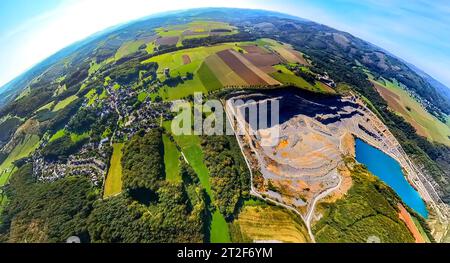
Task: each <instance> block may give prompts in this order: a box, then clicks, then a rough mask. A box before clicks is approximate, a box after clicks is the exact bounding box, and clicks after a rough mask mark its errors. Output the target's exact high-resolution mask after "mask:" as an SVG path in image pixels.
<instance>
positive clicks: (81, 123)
mask: <svg viewBox="0 0 450 263" xmlns="http://www.w3.org/2000/svg"><path fill="white" fill-rule="evenodd" d="M97 115H98V114H97V110H95V109H93V108H82V109H80V110H79V111H78V112H77V113H76V114H75V116H73V117H72V119H71V120H70V121H69V123H68V125H67V129H68V130H69V131H71V132H74V133H77V134H82V133H84V132H87V131H89V130H91V128H92V126H93V124H94V123H95V122H96V121H97V119H98V118H99V116H97Z"/></svg>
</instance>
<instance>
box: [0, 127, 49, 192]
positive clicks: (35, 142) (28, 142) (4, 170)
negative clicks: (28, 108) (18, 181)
mask: <svg viewBox="0 0 450 263" xmlns="http://www.w3.org/2000/svg"><path fill="white" fill-rule="evenodd" d="M39 141H40V139H39V136H37V135H29V134H27V135H25V138H24V139H23V141H22V142H21V143H19V144H18V145H17V146H16V147H15V148H14V149H13V150H12V151H11V153H10V154H9V155H8V157H7V158H6V159H5V160H4V161H3V163H2V164H1V165H0V186H3V185H5V184H6V183H7V182H8V179H9V177H10V176H11V174H12V173H13V172H14V170H15V167H14V162H15V161H17V160H20V159H22V158H25V157H28V156H29V155H30V154H31V153H32V152H33V151H34V150H36V149H37V147H39Z"/></svg>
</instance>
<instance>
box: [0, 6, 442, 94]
mask: <svg viewBox="0 0 450 263" xmlns="http://www.w3.org/2000/svg"><path fill="white" fill-rule="evenodd" d="M21 1H25V2H26V1H28V0H21ZM21 1H18V2H21ZM47 1H48V2H54V3H57V4H58V5H57V8H56V9H50V10H52V11H51V12H50V13H43V14H42V13H41V16H39V17H38V18H36V17H32V18H31V19H30V20H31V21H35V22H36V21H46V19H49V18H52V17H53V16H55V15H56V16H58V15H60V14H59V13H60V12H63V13H66V12H74V13H76V11H74V10H77V9H74V8H76V7H78V10H79V9H80V6H82V4H78V5H77V4H75V3H74V1H73V0H47ZM96 1H97V2H99V3H102V1H103V0H96ZM133 1H134V2H137V1H141V0H133ZM144 1H145V0H144ZM333 1H337V2H339V1H342V0H333ZM63 2H64V3H69V4H72V5H73V4H75V7H74V6H72V7H67V6H66V5H63V4H62V3H63ZM81 2H83V1H79V2H78V3H81ZM113 2H114V1H113ZM115 2H117V1H115ZM169 2H170V3H174V2H173V1H169ZM185 2H190V5H192V6H193V7H189V8H183V6H180V8H177V9H169V8H167V6H166V8H165V9H164V8H161V9H162V10H158V11H157V12H152V13H146V14H142V15H141V13H138V14H137V16H136V15H134V14H133V15H132V17H131V18H127V19H122V20H123V21H120V19H114V20H112V21H116V20H118V21H117V22H112V23H111V22H105V23H100V27H99V28H98V27H93V28H92V29H90V30H86V32H85V31H84V30H82V31H83V32H82V33H81V34H79V35H80V36H79V37H78V35H77V37H76V38H75V39H73V40H72V39H68V40H67V41H70V42H69V43H67V44H60V45H59V46H57V47H49V48H48V49H45V48H44V49H43V50H42V53H43V54H40V56H38V55H39V54H37V55H36V57H38V58H34V59H31V58H30V61H31V62H28V64H27V63H26V62H23V63H20V67H19V66H16V64H17V63H18V62H17V61H20V59H17V60H12V61H11V59H7V58H6V59H2V61H10V62H12V64H13V65H11V64H9V65H4V66H1V65H0V69H2V70H0V72H6V73H3V74H4V75H2V73H0V89H2V88H3V87H4V86H6V85H8V84H9V83H11V82H12V81H14V80H16V79H17V78H18V77H20V76H21V75H23V74H25V73H27V72H28V71H29V70H31V69H32V68H33V67H35V66H36V65H38V64H40V63H42V62H44V61H46V60H47V59H49V58H50V57H52V56H53V55H55V54H57V53H58V52H60V51H62V50H64V49H65V48H69V47H71V46H73V45H74V44H76V43H78V42H82V41H85V40H86V39H89V38H91V37H93V36H95V35H97V34H102V33H104V32H105V31H108V29H111V28H115V27H118V26H125V25H128V24H131V23H133V22H135V21H138V20H143V19H146V18H149V17H151V16H160V15H164V14H166V13H168V12H169V13H170V12H182V11H186V10H190V9H199V8H239V9H258V10H264V11H269V12H278V13H280V14H285V15H290V16H294V17H296V18H298V19H307V20H310V21H311V22H315V23H318V24H323V25H326V26H328V27H331V28H333V29H336V30H339V31H343V32H347V33H350V34H352V35H354V36H355V37H358V38H360V39H362V40H364V41H366V42H368V43H371V44H373V45H375V46H377V47H379V48H381V49H383V50H386V51H387V52H388V53H390V54H392V55H394V56H396V57H399V58H401V59H402V60H404V61H406V62H407V63H410V64H412V65H414V66H416V67H417V68H419V69H420V70H423V71H424V72H426V73H427V74H429V75H431V76H432V77H433V78H434V79H436V80H437V81H439V82H441V83H442V84H444V85H445V86H447V87H449V86H450V85H449V84H450V77H448V76H447V74H446V72H445V69H444V70H443V72H444V73H445V74H444V75H445V77H448V78H449V79H448V80H447V79H445V78H444V79H443V78H442V77H440V75H442V74H440V72H436V71H435V72H433V70H430V69H429V68H428V67H426V66H424V65H423V63H417V62H416V61H414V59H413V60H411V59H409V58H408V57H405V56H404V55H402V54H399V53H400V52H396V50H392V49H391V48H389V47H386V46H383V45H380V43H377V41H373V40H371V39H370V37H369V39H367V38H365V37H363V36H361V34H358V33H355V32H352V31H358V30H346V29H345V28H343V27H345V25H343V24H340V23H339V22H338V21H334V22H331V21H333V19H331V18H330V17H328V18H327V19H324V17H325V18H326V17H327V16H326V15H324V16H323V17H321V16H319V17H317V16H316V17H317V18H318V19H310V18H309V17H308V16H302V15H299V14H297V13H298V12H296V11H295V10H296V9H295V8H289V7H291V6H292V5H294V4H293V1H290V0H286V1H283V2H284V3H283V2H280V3H279V4H278V6H273V4H276V3H274V1H267V2H266V3H268V4H269V5H263V4H262V3H258V4H256V3H255V2H257V1H254V0H249V1H243V2H242V3H239V4H236V3H228V5H224V6H220V5H217V4H218V3H222V2H223V1H212V2H211V3H210V4H209V5H208V6H203V5H200V6H197V5H198V4H199V3H198V1H196V0H193V1H185ZM344 2H346V1H345V0H344ZM347 2H352V0H350V1H347ZM369 2H371V1H369ZM381 2H383V1H381ZM178 4H179V3H178ZM222 4H223V3H222ZM0 5H3V4H0ZM168 6H170V5H168ZM270 7H272V8H270ZM341 8H342V7H341ZM283 9H289V11H290V12H287V11H286V10H283ZM313 9H314V8H313ZM313 9H311V10H313ZM68 10H71V11H68ZM38 11H39V9H38ZM316 11H317V10H316ZM320 12H323V13H324V14H325V12H326V10H320ZM449 12H450V11H449ZM66 14H67V13H66ZM50 20H52V19H50ZM69 20H70V19H69ZM69 20H68V21H69ZM320 20H325V21H320ZM28 21H29V20H28ZM326 21H328V23H327V22H326ZM28 23H29V22H28ZM36 23H38V22H36ZM47 23H48V21H47ZM107 23H109V24H107ZM50 24H51V23H50ZM5 25H6V26H8V23H6V24H5ZM77 27H79V26H77V25H75V28H77ZM24 28H26V26H24V25H23V24H21V29H17V30H16V31H17V32H20V30H23V29H24ZM11 30H12V31H14V29H11ZM69 31H70V30H69ZM5 32H6V33H7V34H5ZM8 32H9V33H8ZM17 32H11V31H5V29H4V28H3V29H2V28H1V27H0V46H2V42H4V41H5V39H7V38H8V36H9V37H10V36H12V35H14V34H17ZM50 32H52V31H51V30H50ZM369 33H370V32H369ZM22 37H23V36H22ZM55 38H58V36H55ZM38 40H39V39H37V40H36V41H38ZM67 41H66V42H67ZM44 42H46V41H44ZM47 43H48V42H47ZM0 50H4V51H6V53H8V55H12V56H14V52H9V50H7V48H2V49H0ZM25 50H29V49H28V48H27V49H25ZM440 51H443V52H444V53H445V52H446V50H440ZM20 53H22V52H20ZM24 53H26V52H24ZM3 55H4V54H2V52H1V51H0V58H1V56H3ZM25 55H26V54H25ZM430 60H432V59H430ZM448 60H449V64H450V54H449V55H448ZM421 61H423V59H422V60H421ZM427 61H428V60H427ZM426 63H429V62H426ZM435 64H439V63H435ZM449 66H450V65H449ZM2 67H3V68H2ZM19 68H20V70H19ZM438 68H439V69H442V67H438ZM444 68H445V67H444ZM14 70H15V71H14ZM12 71H14V73H11V72H12Z"/></svg>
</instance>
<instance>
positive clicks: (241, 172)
mask: <svg viewBox="0 0 450 263" xmlns="http://www.w3.org/2000/svg"><path fill="white" fill-rule="evenodd" d="M202 147H203V152H204V155H205V163H206V166H207V167H208V169H209V172H210V182H211V188H212V191H213V197H214V198H213V199H214V202H215V205H216V207H218V208H219V210H220V212H221V213H222V214H223V215H224V216H225V217H227V218H229V219H230V218H232V216H233V215H234V213H235V211H236V209H237V206H238V204H239V202H240V201H241V199H242V198H245V197H248V194H249V187H250V175H249V173H248V168H247V166H246V165H245V161H244V160H243V157H242V154H241V152H240V150H239V146H238V145H237V142H236V139H235V138H234V137H233V136H204V137H203V139H202Z"/></svg>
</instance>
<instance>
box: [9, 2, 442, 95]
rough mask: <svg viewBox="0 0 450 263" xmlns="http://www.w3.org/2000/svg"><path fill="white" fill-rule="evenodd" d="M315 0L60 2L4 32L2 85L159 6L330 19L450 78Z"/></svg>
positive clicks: (415, 53)
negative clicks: (263, 11) (237, 9)
mask: <svg viewBox="0 0 450 263" xmlns="http://www.w3.org/2000/svg"><path fill="white" fill-rule="evenodd" d="M343 1H344V0H343ZM370 1H373V0H370ZM378 1H382V0H378ZM316 3H320V2H312V1H311V2H309V1H305V0H301V1H300V0H283V1H279V0H68V1H67V2H64V4H62V5H61V6H60V7H58V8H55V9H53V10H51V11H49V12H47V13H43V14H41V15H40V16H38V17H32V18H30V19H29V20H27V21H25V22H24V23H23V24H22V25H20V26H18V27H15V28H12V29H11V30H10V31H8V32H5V33H2V35H0V47H1V49H0V61H2V63H0V87H1V86H3V84H6V83H7V82H8V81H10V80H12V79H13V78H15V77H17V76H18V75H19V74H21V73H23V72H24V71H25V70H27V69H29V68H30V67H32V66H33V65H35V64H37V63H39V62H40V61H42V60H43V59H45V58H47V57H48V56H50V55H52V54H54V53H55V52H57V51H58V50H60V49H62V48H64V47H66V46H68V45H70V44H72V43H74V42H76V41H78V40H81V39H84V38H86V37H88V36H89V35H91V34H93V33H96V32H99V31H101V30H103V29H105V28H108V27H111V26H114V25H117V24H120V23H124V22H128V21H130V20H133V19H137V18H141V17H144V16H148V15H151V14H155V13H159V12H164V11H169V10H179V9H189V8H196V7H240V8H257V9H268V10H274V11H280V12H283V13H288V14H292V15H296V16H299V17H303V18H307V19H310V20H312V21H315V22H319V23H323V24H327V25H329V26H331V27H334V28H337V29H341V30H344V31H347V32H350V33H352V34H355V35H356V36H358V37H361V38H362V39H364V40H367V41H370V42H372V43H374V44H376V45H379V46H381V47H383V48H385V49H387V50H389V51H391V52H393V53H394V54H395V55H399V56H401V57H402V58H404V59H406V60H408V61H410V62H412V63H414V64H416V65H417V66H419V67H421V68H422V69H424V70H425V71H427V72H428V73H432V75H433V76H435V77H437V78H438V79H440V80H441V81H444V82H446V83H447V84H450V77H449V78H446V77H445V76H448V74H446V71H447V69H446V68H445V67H443V65H446V64H447V61H446V60H444V59H443V61H438V58H436V59H428V60H427V59H418V58H423V57H426V53H424V54H422V55H420V53H418V51H417V49H412V48H411V50H408V49H405V48H403V47H402V46H401V45H400V44H399V43H396V42H395V39H392V38H389V37H384V38H380V37H379V36H380V35H381V34H382V32H373V31H374V28H378V27H374V26H373V25H371V27H369V26H368V27H365V26H364V25H362V24H361V25H355V23H354V21H351V22H348V21H347V22H345V21H343V20H342V19H338V18H336V17H335V16H333V15H332V14H331V13H330V11H329V10H328V11H327V10H324V9H323V8H318V7H317V5H315V4H316ZM322 3H323V2H322ZM325 3H326V2H325ZM331 5H332V4H331ZM336 7H337V6H336ZM0 8H1V3H0ZM367 19H369V18H367ZM0 21H1V20H0ZM377 21H378V20H377ZM377 21H375V22H377ZM366 22H367V21H366ZM377 23H378V22H377ZM377 23H375V24H377ZM404 26H405V25H404ZM444 52H445V51H444ZM443 57H445V56H443Z"/></svg>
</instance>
